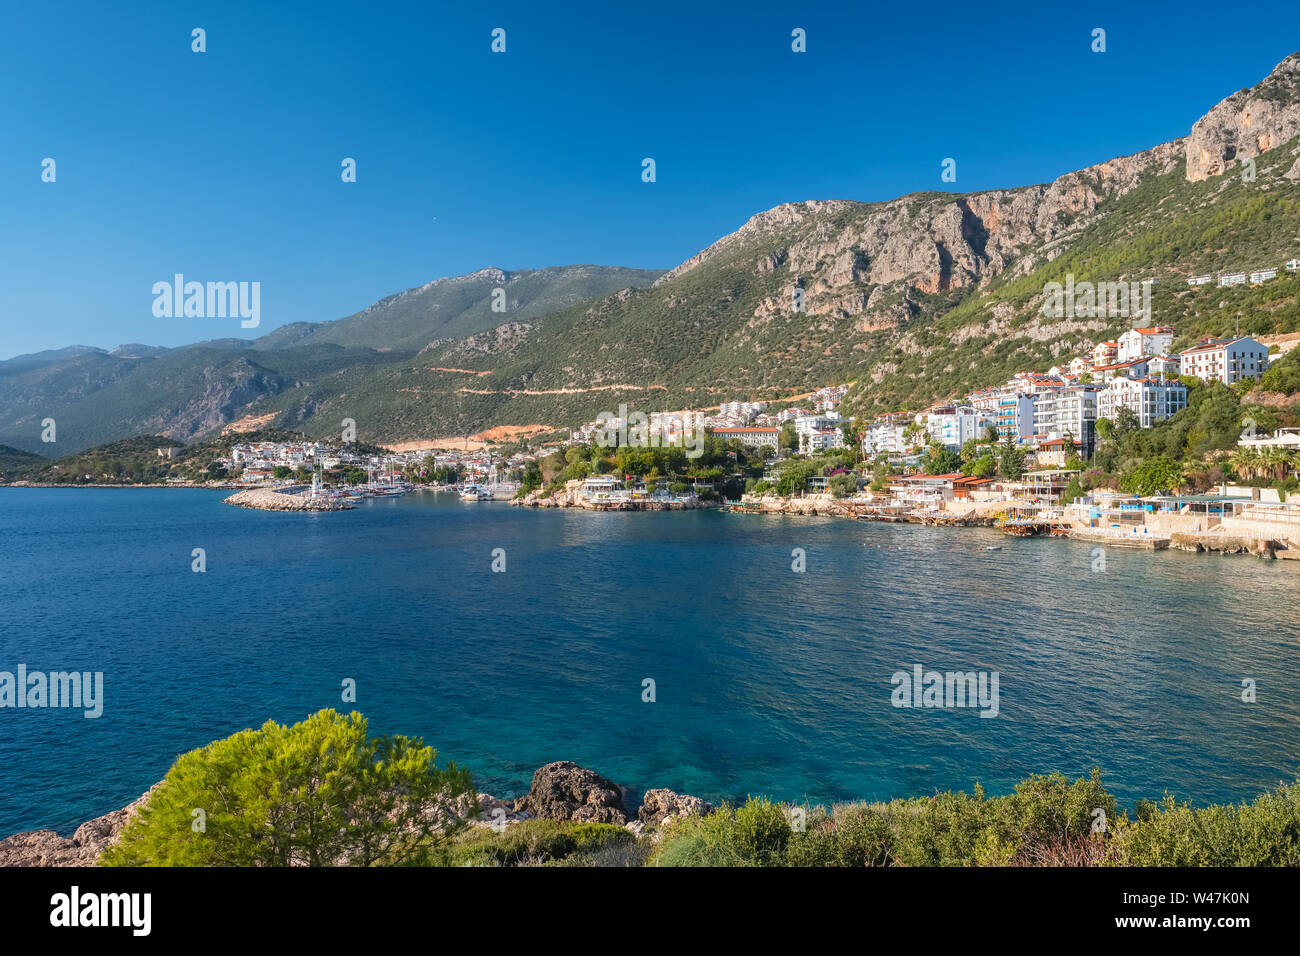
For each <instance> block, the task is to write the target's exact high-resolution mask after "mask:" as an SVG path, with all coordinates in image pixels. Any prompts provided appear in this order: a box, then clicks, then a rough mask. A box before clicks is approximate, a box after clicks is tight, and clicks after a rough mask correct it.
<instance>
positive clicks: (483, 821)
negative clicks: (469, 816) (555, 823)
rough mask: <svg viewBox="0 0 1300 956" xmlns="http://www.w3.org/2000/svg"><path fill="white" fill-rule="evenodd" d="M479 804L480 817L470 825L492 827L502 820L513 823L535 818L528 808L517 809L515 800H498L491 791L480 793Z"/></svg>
mask: <svg viewBox="0 0 1300 956" xmlns="http://www.w3.org/2000/svg"><path fill="white" fill-rule="evenodd" d="M478 806H479V814H478V817H477V818H476V819H475V820H473V821H471V822H470V826H474V827H492V826H497V825H498V824H500V823H501V822H502V821H504V822H505V823H506V824H511V823H519V822H521V821H523V820H531V819H532V818H533V815H532V814H531V813H529V812H528V811H526V810H515V809H514V805H513V801H511V802H507V801H505V800H498V799H497V798H496V797H494V796H492V794H490V793H480V794H479V795H478Z"/></svg>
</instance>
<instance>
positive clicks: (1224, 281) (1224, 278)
mask: <svg viewBox="0 0 1300 956" xmlns="http://www.w3.org/2000/svg"><path fill="white" fill-rule="evenodd" d="M1245 284H1246V273H1244V272H1225V273H1224V274H1223V275H1221V276H1219V285H1221V286H1226V285H1245Z"/></svg>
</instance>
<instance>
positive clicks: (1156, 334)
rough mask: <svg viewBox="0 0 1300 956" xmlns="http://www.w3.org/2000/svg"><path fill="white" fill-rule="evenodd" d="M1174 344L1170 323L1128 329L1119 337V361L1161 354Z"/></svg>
mask: <svg viewBox="0 0 1300 956" xmlns="http://www.w3.org/2000/svg"><path fill="white" fill-rule="evenodd" d="M1173 344H1174V329H1173V326H1171V325H1157V326H1152V327H1151V328H1146V329H1129V330H1128V331H1127V332H1125V333H1124V334H1123V335H1121V336H1120V337H1119V355H1118V358H1119V361H1121V362H1128V361H1130V360H1132V359H1140V358H1144V357H1145V356H1148V355H1163V354H1164V353H1166V352H1168V351H1169V349H1170V348H1172V347H1173Z"/></svg>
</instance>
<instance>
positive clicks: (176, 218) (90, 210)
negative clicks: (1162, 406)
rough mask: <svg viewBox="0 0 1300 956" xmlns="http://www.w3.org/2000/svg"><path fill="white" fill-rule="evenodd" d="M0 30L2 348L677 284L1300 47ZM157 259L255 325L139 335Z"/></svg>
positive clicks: (738, 18) (1268, 41) (1130, 8)
mask: <svg viewBox="0 0 1300 956" xmlns="http://www.w3.org/2000/svg"><path fill="white" fill-rule="evenodd" d="M1198 6H1199V7H1200V12H1198V9H1197V8H1198ZM728 8H732V9H728ZM742 11H743V12H742ZM0 17H2V18H3V19H2V22H0V357H9V356H12V355H16V354H19V353H23V352H30V351H35V350H39V349H46V348H56V347H61V346H64V345H71V344H85V345H98V346H104V347H108V346H112V345H116V344H120V343H124V342H144V343H148V344H157V345H179V344H183V343H186V342H192V341H196V340H201V339H207V338H218V337H223V336H229V335H244V336H252V335H256V334H261V333H264V332H266V331H269V330H270V329H272V328H274V327H276V326H278V325H281V324H283V323H286V322H293V321H304V320H305V321H317V320H323V319H333V318H338V317H340V316H343V315H347V314H350V313H352V312H354V311H356V310H358V309H360V308H363V307H364V306H366V305H368V304H369V303H371V302H373V301H374V300H376V299H378V298H380V297H382V296H384V295H388V294H390V293H393V292H397V291H400V290H402V289H405V288H409V287H411V286H415V285H420V284H423V283H425V282H428V281H430V280H432V279H435V278H437V277H439V276H444V275H458V274H462V273H465V272H471V271H473V270H475V269H479V268H482V267H484V266H489V265H495V266H500V267H501V268H505V269H522V268H535V267H541V266H548V265H564V264H570V263H600V264H609V265H625V266H637V267H644V268H669V267H672V266H674V265H676V264H677V263H678V262H680V261H682V260H683V259H685V258H687V257H689V256H690V255H692V254H694V253H695V252H697V251H698V250H699V249H701V248H703V247H704V246H706V245H708V244H709V243H711V242H712V241H714V240H715V239H717V238H718V237H719V236H721V235H724V234H726V233H728V232H731V231H733V230H734V229H736V228H737V227H739V226H740V225H741V224H742V223H744V221H745V220H746V219H748V218H749V217H750V216H751V215H753V214H754V213H756V212H759V211H761V210H763V209H768V208H770V207H772V206H774V205H777V204H778V203H782V202H789V201H794V200H803V199H833V198H838V199H857V200H880V199H889V198H893V197H894V196H898V195H901V194H903V193H907V192H912V191H916V190H921V189H956V190H960V191H963V192H965V191H971V190H978V189H985V188H991V187H1002V186H1017V185H1024V184H1028V183H1035V182H1045V181H1049V180H1051V179H1052V178H1054V177H1056V176H1058V175H1060V174H1061V173H1063V172H1067V171H1069V170H1072V169H1077V168H1080V167H1083V166H1086V165H1089V164H1091V163H1095V162H1100V161H1102V160H1105V159H1108V158H1110V157H1112V156H1116V155H1124V154H1127V153H1133V152H1137V151H1138V150H1141V149H1145V148H1147V147H1148V146H1152V145H1155V144H1156V143H1160V142H1165V141H1167V140H1170V139H1174V138H1176V137H1178V136H1182V135H1185V134H1186V133H1187V131H1188V130H1189V128H1190V126H1191V124H1192V123H1193V122H1194V121H1195V120H1196V119H1197V118H1198V117H1199V116H1201V115H1202V114H1203V113H1204V112H1205V111H1206V110H1208V109H1209V108H1210V107H1211V106H1213V105H1214V104H1215V103H1217V102H1218V101H1219V100H1220V99H1222V98H1223V97H1225V96H1227V95H1228V94H1230V93H1232V92H1233V91H1235V90H1237V89H1240V88H1242V87H1245V86H1250V85H1253V84H1254V83H1256V82H1258V81H1259V80H1260V79H1261V78H1263V77H1264V76H1265V75H1266V74H1267V73H1268V71H1269V70H1271V69H1272V68H1273V66H1274V65H1276V63H1277V62H1278V61H1279V60H1281V59H1282V58H1283V57H1285V56H1286V55H1288V54H1289V53H1291V52H1294V51H1295V50H1297V49H1300V30H1297V29H1294V28H1293V24H1292V22H1291V20H1290V19H1288V17H1287V15H1285V13H1284V8H1283V6H1279V5H1277V4H1275V3H1274V4H1261V5H1259V6H1257V7H1255V6H1252V5H1251V4H1249V3H1240V4H1233V5H1228V6H1225V5H1220V4H1213V5H1212V4H1201V5H1197V4H1189V3H1167V4H1163V3H1162V4H1154V3H1147V2H1132V0H1129V2H1125V3H1117V4H1107V3H1089V4H1076V3H1069V4H1065V3H1054V2H1050V0H1049V2H1045V3H1044V2H1035V3H1016V2H1009V3H991V4H965V3H942V2H940V3H935V2H929V3H885V4H872V3H861V2H859V3H850V2H845V0H838V2H834V3H825V4H820V3H814V2H802V3H781V4H764V3H758V2H753V3H743V4H742V3H735V4H721V3H710V2H707V0H703V2H702V0H695V2H690V3H671V2H662V0H653V2H649V3H636V2H627V3H623V2H618V3H615V2H600V3H591V4H567V3H563V2H554V3H552V2H547V3H537V2H529V3H518V4H503V3H496V4H494V3H465V4H435V3H428V2H422V3H409V4H402V3H389V2H358V3H346V4H334V3H328V2H315V3H311V4H307V3H300V4H291V3H270V2H261V0H259V2H255V3H254V2H229V0H228V2H221V3H209V4H200V3H188V2H183V0H182V2H157V3H151V2H127V3H120V4H119V3H60V2H43V3H39V4H19V3H8V4H6V5H5V7H4V9H3V13H0ZM195 27H202V28H204V29H205V30H206V33H207V37H206V39H207V52H206V53H201V54H200V53H194V52H192V51H191V30H192V29H193V28H195ZM496 27H500V28H503V29H505V31H506V52H505V53H504V54H494V53H493V52H492V51H491V49H490V46H491V35H490V34H491V31H492V30H493V29H494V28H496ZM796 27H799V28H802V29H804V30H805V31H806V33H807V52H806V53H801V54H796V53H794V52H792V51H791V31H792V30H793V29H794V28H796ZM1095 27H1102V28H1104V29H1105V30H1106V46H1107V50H1106V52H1105V53H1104V54H1095V53H1093V52H1092V51H1091V49H1090V45H1091V42H1092V38H1091V32H1092V30H1093V28H1095ZM46 157H51V158H53V159H54V160H55V161H56V163H57V167H56V170H57V181H56V182H54V183H43V182H42V181H41V163H42V160H43V159H44V158H46ZM344 157H352V158H354V159H355V160H356V162H357V182H356V183H343V182H342V181H341V180H340V163H341V161H342V160H343V158H344ZM645 157H653V158H654V159H655V161H656V164H657V182H655V183H644V182H642V181H641V161H642V159H643V158H645ZM947 157H952V158H954V159H956V160H957V182H956V183H955V184H946V183H942V182H941V181H940V164H941V162H942V160H943V159H944V158H947ZM177 272H181V273H184V274H185V276H186V277H187V279H196V280H199V281H208V280H212V281H258V282H260V283H261V309H262V322H261V326H260V328H258V329H257V330H256V332H253V331H251V330H250V331H243V330H241V329H240V328H239V327H238V322H237V321H231V320H223V319H193V318H191V319H183V318H179V319H166V318H163V319H160V318H155V317H154V315H153V313H152V308H151V307H152V304H153V296H152V294H151V291H150V290H151V287H152V285H153V283H155V282H157V281H160V280H169V279H170V277H171V276H172V275H173V274H174V273H177Z"/></svg>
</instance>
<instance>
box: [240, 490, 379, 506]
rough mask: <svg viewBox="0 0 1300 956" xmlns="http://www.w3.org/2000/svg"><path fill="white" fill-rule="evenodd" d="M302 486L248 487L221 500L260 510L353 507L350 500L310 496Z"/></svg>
mask: <svg viewBox="0 0 1300 956" xmlns="http://www.w3.org/2000/svg"><path fill="white" fill-rule="evenodd" d="M304 492H305V489H303V488H284V489H271V488H250V489H248V490H247V491H237V492H235V493H234V494H233V495H231V496H230V497H229V498H223V499H222V500H223V501H224V502H225V503H226V504H228V505H234V506H236V507H237V508H257V509H259V510H261V511H346V510H347V509H349V508H352V507H354V505H352V504H351V503H350V502H347V501H338V500H336V499H334V498H312V497H309V496H307V495H306V494H305V493H304Z"/></svg>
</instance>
